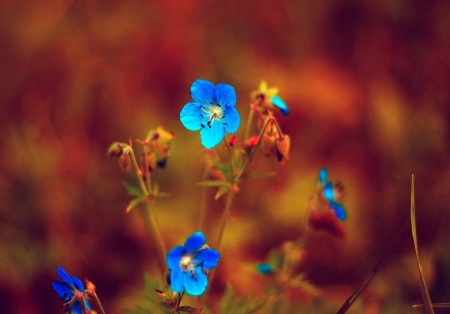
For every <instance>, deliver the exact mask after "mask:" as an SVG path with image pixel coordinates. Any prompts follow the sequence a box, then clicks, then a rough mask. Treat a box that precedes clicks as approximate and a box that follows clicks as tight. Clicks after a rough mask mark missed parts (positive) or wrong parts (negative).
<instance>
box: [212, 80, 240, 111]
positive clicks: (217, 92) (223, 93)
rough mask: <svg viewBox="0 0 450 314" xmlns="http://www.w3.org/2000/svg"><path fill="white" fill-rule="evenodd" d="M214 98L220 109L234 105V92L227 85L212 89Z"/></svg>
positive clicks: (232, 88)
mask: <svg viewBox="0 0 450 314" xmlns="http://www.w3.org/2000/svg"><path fill="white" fill-rule="evenodd" d="M214 96H215V98H214V99H215V100H216V101H217V103H218V104H219V105H220V106H221V107H222V108H226V107H234V105H236V91H235V90H234V87H233V86H231V85H229V84H218V85H217V86H216V88H215V89H214Z"/></svg>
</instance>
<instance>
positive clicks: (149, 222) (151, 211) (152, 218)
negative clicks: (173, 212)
mask: <svg viewBox="0 0 450 314" xmlns="http://www.w3.org/2000/svg"><path fill="white" fill-rule="evenodd" d="M144 152H145V154H146V153H147V152H146V149H145V145H144ZM129 153H130V156H131V164H132V166H133V168H134V170H135V172H136V174H137V179H138V182H139V187H140V188H141V191H142V193H144V195H146V196H148V197H149V201H148V202H144V203H145V208H144V210H143V212H144V221H145V224H146V226H147V229H148V231H149V232H150V234H151V235H152V238H153V239H154V240H155V241H156V242H157V250H158V253H159V254H158V255H159V258H158V264H159V268H160V269H161V275H162V277H163V280H164V273H165V271H166V263H165V256H166V249H165V246H164V241H163V238H162V235H161V230H160V228H159V223H158V219H157V217H156V213H155V209H156V208H155V204H154V200H152V199H150V194H149V190H148V186H149V182H150V173H149V171H148V161H147V156H145V157H146V158H145V160H146V162H145V163H146V168H147V170H146V171H147V186H146V184H145V183H144V180H143V178H142V175H141V172H140V170H139V166H138V164H137V161H136V156H135V155H134V152H133V150H132V149H130V152H129ZM150 204H152V205H153V208H150Z"/></svg>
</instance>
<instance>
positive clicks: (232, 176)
mask: <svg viewBox="0 0 450 314" xmlns="http://www.w3.org/2000/svg"><path fill="white" fill-rule="evenodd" d="M225 145H226V147H227V155H228V167H229V169H230V179H231V183H232V184H234V183H236V181H235V180H234V167H233V152H232V148H231V147H230V145H229V141H228V137H227V136H226V135H225Z"/></svg>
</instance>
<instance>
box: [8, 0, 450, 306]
mask: <svg viewBox="0 0 450 314" xmlns="http://www.w3.org/2000/svg"><path fill="white" fill-rule="evenodd" d="M449 44H450V4H449V3H448V2H446V1H429V2H425V1H412V0H411V1H407V0H401V1H369V0H364V1H313V0H306V1H295V0H291V1H284V2H278V1H255V0H248V1H239V0H234V1H227V2H223V1H222V2H218V1H212V0H189V1H160V0H155V1H139V0H131V1H115V0H113V1H87V0H85V1H70V0H59V1H52V0H48V1H38V2H35V1H20V0H19V1H11V0H7V1H3V2H2V3H1V4H0V51H1V58H0V95H1V97H0V105H1V106H0V122H1V125H2V132H1V134H2V136H1V137H0V141H1V142H0V143H1V147H2V149H1V150H0V154H1V163H0V199H1V206H0V252H1V255H0V305H1V312H2V313H62V311H63V310H62V309H60V308H59V304H60V300H59V299H58V297H57V295H56V294H55V293H54V291H53V290H52V288H51V285H50V284H51V282H52V281H55V280H57V277H56V266H58V265H59V266H62V267H63V268H64V269H66V270H67V271H68V272H69V273H70V274H71V275H75V276H78V277H80V278H82V279H83V278H84V277H87V278H88V279H89V280H90V281H92V282H94V283H95V284H96V286H97V289H98V291H97V293H98V295H99V296H100V298H101V300H102V301H103V306H104V307H105V308H106V309H107V310H109V311H114V312H115V313H120V312H121V311H122V309H124V308H127V307H128V308H131V307H132V306H133V304H135V303H136V300H137V299H138V298H139V296H140V295H141V291H142V289H143V281H144V276H143V274H144V271H149V272H152V271H153V272H154V271H155V269H156V261H155V258H154V255H155V254H156V253H155V252H156V249H155V246H154V245H153V244H152V243H149V241H148V236H147V234H146V231H145V224H144V223H143V222H142V220H141V215H139V212H138V211H132V212H131V213H129V214H128V215H127V214H125V208H126V206H127V204H128V202H129V200H130V196H129V195H127V193H126V191H125V189H124V188H123V184H122V182H123V181H125V180H126V179H127V176H126V175H124V174H122V173H121V172H120V170H119V167H118V166H117V163H116V160H109V159H108V157H107V154H106V152H107V149H108V147H109V145H110V144H111V143H112V142H114V141H122V142H127V141H128V139H132V140H134V139H138V138H140V139H143V138H144V137H145V135H146V134H147V132H148V130H150V129H153V128H155V127H157V126H158V125H160V124H162V125H164V127H165V129H166V130H170V131H174V132H175V133H176V138H175V139H174V140H173V143H172V156H171V159H170V160H169V162H168V165H167V169H158V170H157V171H155V173H154V175H153V180H154V181H156V182H158V183H159V186H160V188H161V190H162V191H166V192H171V193H172V196H171V197H170V198H165V199H161V200H160V201H158V204H157V207H158V217H159V220H160V223H161V226H162V229H163V234H164V235H165V241H166V245H167V246H168V247H171V246H172V245H175V244H179V243H182V242H183V241H184V239H185V238H186V237H187V236H188V235H190V234H191V233H192V232H193V231H195V230H196V226H197V216H198V208H199V206H200V204H199V199H200V198H201V187H199V186H197V185H196V182H198V181H200V180H201V176H202V165H201V164H200V163H199V159H201V158H199V156H200V150H201V147H200V143H199V138H198V134H195V133H192V132H189V131H187V130H185V129H184V128H183V127H182V126H181V123H180V122H179V112H180V110H181V108H182V107H183V105H184V104H185V103H187V102H189V101H190V97H189V87H190V85H191V84H192V82H193V81H194V80H195V79H197V78H204V79H207V80H210V81H212V82H214V83H215V84H217V83H220V82H225V83H229V84H231V85H233V86H234V87H235V88H236V91H237V95H238V104H237V108H238V110H239V111H240V113H241V117H242V121H245V120H246V116H247V114H248V102H249V94H250V92H251V91H252V90H254V89H256V88H257V86H258V84H259V81H260V79H265V80H267V81H268V83H269V84H270V85H272V86H277V87H278V88H279V89H280V96H281V97H282V98H283V99H284V100H285V102H286V103H287V104H288V105H289V107H290V110H291V114H290V115H289V116H286V117H284V116H277V117H278V119H279V122H280V124H281V125H282V128H283V131H284V132H285V133H287V134H289V135H290V137H291V140H292V148H291V160H290V161H289V162H288V163H287V167H288V169H289V171H288V172H287V173H284V174H283V177H282V181H281V191H280V192H279V193H275V182H274V179H272V178H265V179H260V180H252V181H248V182H247V184H244V185H242V186H241V189H240V192H239V193H238V195H237V197H236V199H235V203H234V206H233V209H232V220H231V221H230V223H229V224H228V226H227V229H226V231H225V238H224V242H223V245H222V249H221V253H222V257H223V258H222V260H221V263H220V264H219V267H218V269H217V274H216V281H215V283H214V284H213V285H212V286H211V287H210V289H213V291H214V293H215V294H217V295H220V294H221V293H223V291H224V289H225V284H226V283H229V284H230V285H231V286H232V287H233V289H234V291H235V293H236V294H237V295H239V296H241V297H242V296H245V295H249V296H253V297H258V296H261V295H262V294H264V292H265V291H264V287H266V286H267V285H268V283H267V280H266V279H265V278H264V279H262V278H261V277H260V276H259V275H258V274H256V273H255V272H251V271H249V269H250V268H251V267H250V266H249V265H252V263H254V264H257V263H260V262H261V261H264V259H265V258H266V257H267V254H268V252H269V251H270V249H272V248H274V247H277V246H279V245H281V243H283V242H284V241H287V240H295V239H296V238H297V236H298V232H299V229H300V226H301V223H302V219H303V217H304V213H305V210H306V205H307V200H308V198H309V197H310V196H311V195H312V193H314V189H315V180H316V176H317V172H318V170H319V169H320V168H321V167H324V166H325V167H327V168H328V169H329V171H330V174H331V176H332V177H334V178H337V179H339V180H342V181H343V182H344V184H345V186H346V195H345V199H344V204H345V205H346V208H347V211H348V219H347V221H346V222H345V228H346V237H345V239H344V240H337V239H334V238H331V237H330V236H328V235H326V234H323V233H314V232H312V231H311V230H309V231H308V233H307V237H306V243H305V250H306V251H307V252H308V254H307V257H306V259H305V261H304V264H303V265H302V270H304V271H306V272H307V275H308V278H309V279H310V280H311V281H312V282H314V283H316V284H317V285H318V286H319V287H322V288H323V289H324V291H325V292H324V293H323V296H322V298H323V300H325V303H324V304H327V305H323V306H319V307H317V308H331V309H335V308H338V307H339V304H342V302H343V301H344V300H345V299H346V297H347V296H348V295H349V294H350V293H351V290H352V289H351V287H354V286H355V285H356V284H357V283H358V282H359V281H360V280H361V279H362V278H363V277H364V275H365V274H366V273H367V272H368V271H369V270H370V268H371V266H372V265H373V264H374V263H375V261H376V260H377V258H379V256H381V254H382V252H383V250H384V248H385V247H386V246H387V244H388V243H389V242H390V240H391V239H392V238H393V237H394V235H395V234H396V232H397V231H398V230H399V229H400V227H401V226H402V224H403V222H404V221H405V220H406V219H407V218H408V213H409V187H410V182H409V179H410V175H411V173H414V174H415V177H416V211H417V224H418V225H417V230H418V237H419V249H421V252H422V256H421V261H422V263H423V264H424V271H425V275H426V276H427V279H428V281H427V282H428V283H429V286H430V292H431V298H432V300H433V301H434V302H444V301H450V290H449V289H448V286H449V283H450V278H449V276H448V270H449V267H450V266H449V265H450V255H449V252H448V250H447V249H446V248H448V239H449V230H450V229H449V228H448V225H449V223H450V221H449V218H448V214H447V210H448V207H449V198H448V195H449V193H448V191H447V185H448V182H450V171H449V169H450V168H449V161H450V159H449V153H450V150H449V132H450V129H449V126H450V124H449V120H450V109H449V105H450V95H449V86H450V76H449V73H450V71H449V66H450V54H449V49H448V48H449ZM242 134H243V128H241V130H240V131H239V132H238V136H239V135H241V136H242ZM257 157H258V158H257V160H256V161H255V163H254V165H253V167H254V169H256V170H259V171H261V170H270V171H276V170H277V164H276V162H274V161H273V160H271V159H266V158H265V157H264V156H262V155H259V156H257ZM213 196H214V191H211V192H210V193H209V192H208V199H209V200H208V207H209V212H208V216H209V217H208V221H209V223H208V225H207V226H205V230H204V231H205V234H206V235H207V237H208V239H211V241H212V242H213V240H212V239H215V237H216V228H217V224H218V221H219V220H220V215H221V210H222V209H223V205H224V204H223V202H222V201H221V200H219V201H213V200H212V199H213ZM414 267H415V266H414V255H413V249H412V242H411V237H410V234H409V233H407V232H406V233H404V235H403V237H402V239H401V241H400V244H399V247H398V249H397V250H396V253H395V254H393V255H392V256H390V257H389V258H388V260H387V262H386V265H385V266H384V267H383V269H382V270H381V272H380V274H379V275H378V276H377V279H376V280H375V281H374V282H373V284H372V287H371V289H372V290H371V291H372V292H373V295H375V296H373V297H370V296H368V297H367V298H366V300H369V301H367V302H368V303H367V304H369V305H367V306H362V308H367V309H369V308H371V307H370V306H373V307H375V310H374V311H381V312H383V313H391V311H392V309H395V308H399V309H400V308H401V309H404V308H405V304H406V309H408V308H409V307H408V305H409V304H412V303H413V302H416V303H420V288H419V284H418V281H417V272H416V269H415V268H414ZM336 287H345V288H344V289H336ZM343 291H344V292H345V293H343ZM367 294H369V293H367ZM327 302H329V303H327ZM362 302H365V301H362ZM321 304H322V303H321ZM363 304H364V303H363ZM370 304H372V305H370ZM308 306H309V307H311V308H313V307H314V304H312V305H311V304H309V305H308ZM309 313H312V310H311V311H310V312H309ZM396 313H398V312H396Z"/></svg>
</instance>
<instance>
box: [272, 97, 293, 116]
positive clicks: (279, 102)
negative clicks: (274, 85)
mask: <svg viewBox="0 0 450 314" xmlns="http://www.w3.org/2000/svg"><path fill="white" fill-rule="evenodd" d="M270 101H271V102H272V104H273V105H274V106H275V107H277V108H278V109H280V110H281V112H282V113H283V114H284V115H287V114H289V108H288V106H287V105H286V104H285V103H284V101H283V100H282V99H281V98H280V97H278V96H277V95H275V96H272V98H271V99H270Z"/></svg>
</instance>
